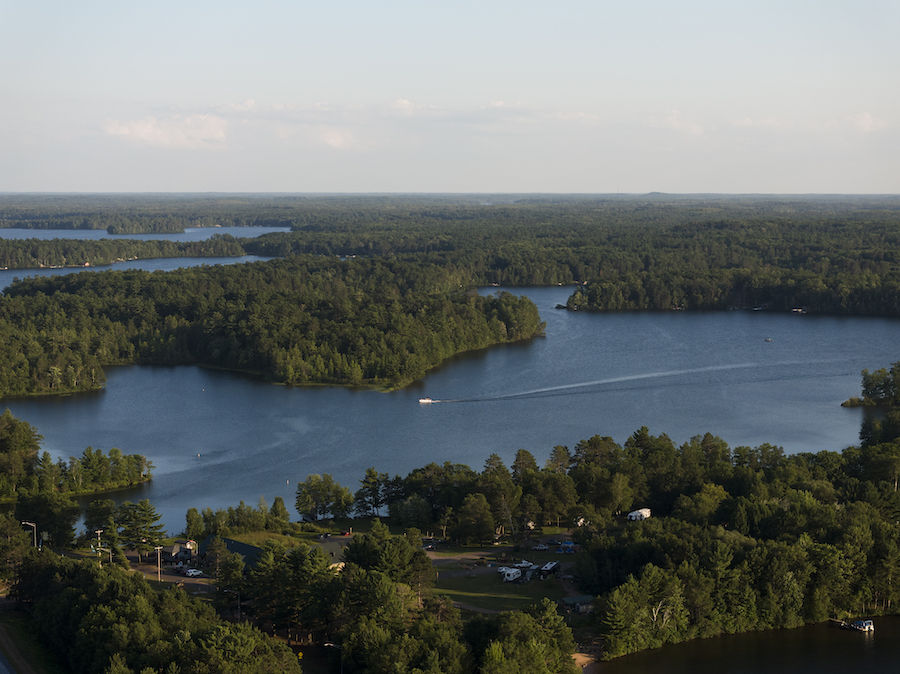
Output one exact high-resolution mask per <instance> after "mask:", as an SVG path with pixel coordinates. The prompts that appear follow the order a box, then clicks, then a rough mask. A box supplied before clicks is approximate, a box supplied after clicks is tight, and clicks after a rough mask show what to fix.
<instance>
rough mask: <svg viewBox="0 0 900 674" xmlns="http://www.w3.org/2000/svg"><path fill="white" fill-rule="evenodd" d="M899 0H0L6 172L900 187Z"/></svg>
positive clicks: (421, 183)
mask: <svg viewBox="0 0 900 674" xmlns="http://www.w3.org/2000/svg"><path fill="white" fill-rule="evenodd" d="M898 26H900V1H898V0H855V1H854V2H848V1H847V0H778V1H777V2H776V1H770V0H754V1H753V2H749V1H747V0H744V1H742V2H735V1H732V0H709V1H706V0H682V1H681V2H675V1H674V0H619V1H618V2H607V1H606V0H586V1H582V0H555V1H554V2H549V1H546V0H545V1H544V2H533V1H531V0H516V1H515V2H511V1H506V0H481V1H480V2H470V1H469V0H455V1H454V2H440V1H438V0H418V1H415V2H413V1H401V0H381V2H372V1H371V0H369V1H367V2H362V1H356V0H331V1H330V2H325V1H323V0H319V1H317V2H307V1H305V0H281V1H278V2H275V1H266V0H255V1H254V2H252V3H251V2H236V1H229V0H218V1H216V2H207V1H205V0H188V1H184V0H181V1H180V2H169V1H168V0H157V2H152V3H149V2H148V3H136V2H122V1H121V0H109V1H99V0H80V1H79V2H71V0H64V1H62V0H42V1H41V2H35V1H28V0H0V192H319V193H321V192H328V193H358V192H402V193H409V192H425V193H430V192H457V193H472V192H476V193H496V192H507V193H509V192H512V193H527V192H532V193H533V192H540V193H644V192H650V191H658V192H673V193H775V194H798V193H842V194H853V193H857V194H876V193H877V194H887V193H890V194H897V193H900V39H898V38H897V30H898Z"/></svg>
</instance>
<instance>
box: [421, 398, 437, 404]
mask: <svg viewBox="0 0 900 674" xmlns="http://www.w3.org/2000/svg"><path fill="white" fill-rule="evenodd" d="M433 402H434V401H433V400H432V399H431V398H419V404H420V405H429V404H431V403H433Z"/></svg>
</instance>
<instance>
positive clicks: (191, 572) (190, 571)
mask: <svg viewBox="0 0 900 674" xmlns="http://www.w3.org/2000/svg"><path fill="white" fill-rule="evenodd" d="M184 575H185V576H187V577H188V578H196V577H197V576H202V575H203V572H202V571H201V570H200V569H188V570H187V571H185V572H184Z"/></svg>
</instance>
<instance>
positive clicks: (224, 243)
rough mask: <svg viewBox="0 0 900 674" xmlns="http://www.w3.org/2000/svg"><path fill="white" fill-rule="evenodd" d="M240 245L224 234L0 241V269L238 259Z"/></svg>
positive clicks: (240, 253)
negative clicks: (184, 238)
mask: <svg viewBox="0 0 900 674" xmlns="http://www.w3.org/2000/svg"><path fill="white" fill-rule="evenodd" d="M241 255H245V252H244V249H243V247H242V246H241V244H240V242H239V241H238V240H237V239H235V238H234V237H232V236H229V235H227V234H224V235H223V234H214V235H213V236H211V237H210V238H208V239H206V240H204V241H187V242H175V241H166V240H161V239H158V240H153V241H143V240H139V239H101V240H98V241H89V240H82V239H0V267H3V268H6V269H22V270H27V269H38V268H45V267H96V266H98V265H100V266H102V265H110V264H114V263H116V262H124V261H126V260H136V259H151V258H153V259H155V258H163V257H167V258H168V257H172V258H177V257H239V256H241Z"/></svg>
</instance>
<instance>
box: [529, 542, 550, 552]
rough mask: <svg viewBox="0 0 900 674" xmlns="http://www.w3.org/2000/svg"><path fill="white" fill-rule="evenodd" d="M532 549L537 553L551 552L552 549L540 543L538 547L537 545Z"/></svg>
mask: <svg viewBox="0 0 900 674" xmlns="http://www.w3.org/2000/svg"><path fill="white" fill-rule="evenodd" d="M531 549H532V550H534V551H535V552H546V551H547V550H549V549H550V548H549V547H548V546H546V545H544V544H543V543H538V544H537V545H535V546H534V547H532V548H531Z"/></svg>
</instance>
